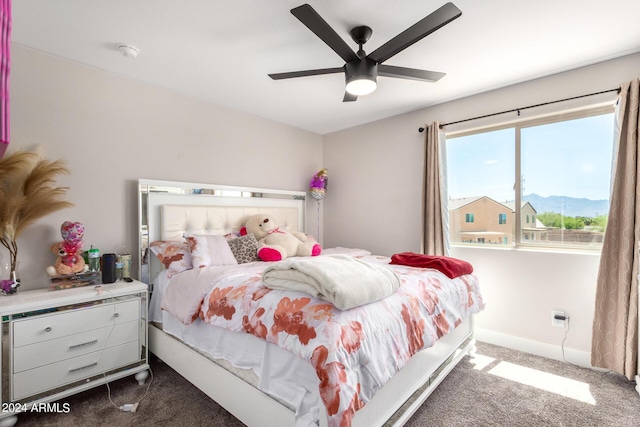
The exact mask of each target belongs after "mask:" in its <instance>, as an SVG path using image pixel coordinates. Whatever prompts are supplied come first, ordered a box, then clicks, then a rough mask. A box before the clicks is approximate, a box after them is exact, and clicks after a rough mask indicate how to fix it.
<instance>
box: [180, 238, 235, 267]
mask: <svg viewBox="0 0 640 427" xmlns="http://www.w3.org/2000/svg"><path fill="white" fill-rule="evenodd" d="M184 238H185V239H187V244H188V245H189V250H190V251H191V263H192V265H193V268H202V267H210V266H218V265H236V264H238V261H236V259H235V257H234V256H233V252H231V248H230V247H229V244H228V243H227V239H225V238H224V236H219V235H213V234H187V233H185V234H184Z"/></svg>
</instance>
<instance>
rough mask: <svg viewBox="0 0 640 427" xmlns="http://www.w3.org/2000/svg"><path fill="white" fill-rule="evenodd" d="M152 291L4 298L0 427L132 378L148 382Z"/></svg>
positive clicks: (112, 289) (115, 288) (89, 289)
mask: <svg viewBox="0 0 640 427" xmlns="http://www.w3.org/2000/svg"><path fill="white" fill-rule="evenodd" d="M147 289H148V288H147V285H146V284H144V283H141V282H137V281H134V282H131V283H126V282H117V283H112V284H109V285H102V286H101V287H100V289H97V288H96V286H92V285H89V286H85V287H81V288H75V289H66V290H59V291H50V290H48V289H39V290H33V291H25V292H18V293H17V294H15V295H6V296H0V315H1V316H2V328H1V329H0V333H1V342H2V351H1V352H0V366H1V371H2V383H1V385H0V396H1V398H2V402H1V405H2V407H1V408H0V409H1V411H0V425H11V424H12V423H14V422H15V421H16V418H15V414H16V412H21V411H25V410H30V408H31V407H32V405H34V404H38V405H39V404H41V403H43V402H53V401H56V400H60V399H62V398H64V397H66V396H69V395H71V394H74V393H78V392H80V391H83V390H87V389H89V388H91V387H95V386H98V385H101V384H104V383H105V382H108V381H113V380H115V379H118V378H122V377H124V376H127V375H133V374H137V375H136V379H138V380H139V382H140V383H143V382H144V380H145V379H146V375H147V373H148V372H147V370H148V368H149V365H148V349H147V307H148V304H147V300H148V290H147ZM7 417H11V418H7ZM3 418H5V419H4V420H2V419H3Z"/></svg>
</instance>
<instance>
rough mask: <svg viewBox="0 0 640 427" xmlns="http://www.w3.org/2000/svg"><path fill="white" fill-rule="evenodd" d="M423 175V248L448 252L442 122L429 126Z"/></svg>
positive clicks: (425, 250)
mask: <svg viewBox="0 0 640 427" xmlns="http://www.w3.org/2000/svg"><path fill="white" fill-rule="evenodd" d="M425 133H426V140H425V160H424V178H423V188H424V191H423V193H424V194H423V209H422V235H423V237H422V252H423V253H425V254H428V255H445V256H448V255H449V210H448V207H447V174H446V164H447V161H446V148H445V134H444V132H443V131H442V130H440V124H439V123H438V122H434V123H432V124H431V125H429V126H427V127H426V131H425Z"/></svg>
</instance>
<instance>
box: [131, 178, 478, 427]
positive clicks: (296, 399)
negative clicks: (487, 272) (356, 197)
mask: <svg viewBox="0 0 640 427" xmlns="http://www.w3.org/2000/svg"><path fill="white" fill-rule="evenodd" d="M138 186H139V212H140V214H139V225H140V260H141V262H140V265H139V271H140V278H141V280H143V281H145V282H147V283H150V284H152V296H151V303H150V310H149V316H150V319H149V320H150V330H149V349H150V351H151V352H152V353H153V354H155V355H156V356H158V357H159V358H160V359H162V360H163V361H164V362H165V363H167V364H168V365H169V366H171V367H172V368H173V369H175V370H176V371H177V372H179V373H180V374H181V375H182V376H184V377H185V378H186V379H188V380H189V381H190V382H192V383H193V384H194V385H195V386H196V387H198V388H200V389H201V390H202V391H203V392H204V393H206V394H207V395H208V396H210V397H211V398H212V399H213V400H215V401H216V402H217V403H219V404H220V405H221V406H222V407H224V408H225V409H226V410H227V411H229V412H230V413H232V414H233V415H234V416H235V417H236V418H238V419H239V420H240V421H242V422H243V423H244V424H246V425H248V426H264V425H273V426H296V427H306V426H314V425H320V426H334V425H342V426H350V425H351V426H367V427H369V426H382V425H398V426H399V425H403V424H404V423H405V422H406V421H407V420H408V419H409V418H410V417H411V415H412V414H413V413H414V412H415V411H416V410H417V408H419V407H420V405H421V404H422V403H423V402H424V400H426V398H427V397H428V396H429V394H431V392H432V391H433V390H434V389H435V387H437V385H438V384H439V383H440V382H441V381H442V380H443V379H444V378H445V377H446V375H447V374H448V373H449V372H450V371H451V369H453V367H455V365H456V364H457V363H458V362H459V361H460V360H461V359H462V358H463V357H464V356H465V355H466V354H469V353H470V352H472V351H473V349H474V339H473V313H475V312H477V311H479V310H480V309H482V307H483V303H482V298H481V295H480V292H479V289H478V287H477V278H476V277H475V276H474V275H473V274H466V275H462V276H460V277H456V278H454V279H448V278H447V277H446V276H445V275H443V274H442V273H441V272H438V271H435V270H428V271H429V273H428V274H429V275H430V277H427V276H424V277H423V276H421V275H420V276H418V274H423V273H422V272H417V270H418V269H415V268H413V267H408V266H390V265H389V259H388V258H386V257H380V256H375V255H371V254H370V253H368V252H367V251H366V250H362V249H346V248H329V249H325V250H324V251H323V254H322V255H320V257H325V258H324V260H327V261H328V260H329V259H331V258H336V260H337V259H338V258H348V259H349V262H355V261H356V260H357V262H359V263H366V264H367V265H368V266H374V265H375V267H376V268H380V269H385V270H387V269H389V270H393V274H394V275H395V276H396V277H398V278H399V279H401V282H402V283H403V285H402V286H401V287H400V290H398V291H395V292H394V293H393V294H392V295H390V296H389V297H387V298H384V299H380V300H378V301H376V302H374V303H371V304H365V305H359V306H357V307H354V308H353V309H349V310H344V311H343V310H337V309H336V308H335V307H334V306H332V305H331V304H329V303H328V302H327V301H325V300H321V299H317V298H313V297H310V296H307V295H306V294H303V293H299V292H292V291H288V290H276V289H271V290H270V289H267V288H265V287H264V286H263V285H264V284H263V283H262V282H261V279H262V273H263V272H264V270H265V268H267V267H268V264H273V263H263V262H260V261H257V262H253V261H251V262H246V263H243V264H239V265H237V266H233V265H225V266H211V267H205V268H200V269H186V267H184V266H183V268H185V270H184V271H180V272H176V271H171V272H170V271H169V270H170V269H167V268H166V265H163V263H161V262H159V258H161V257H157V256H155V255H154V254H153V253H163V252H162V250H159V249H158V245H168V246H172V243H171V242H175V245H177V246H179V245H180V244H182V242H183V241H184V240H183V235H184V233H190V234H191V235H195V236H205V235H208V236H216V237H217V236H225V235H226V236H227V238H228V237H229V236H231V235H233V234H234V233H236V232H237V231H238V229H239V228H240V227H241V226H242V225H243V223H244V221H245V220H246V218H247V217H248V216H250V215H253V214H257V213H266V214H268V215H271V216H272V217H274V218H275V219H276V221H277V222H278V224H280V225H281V226H284V227H286V228H287V229H289V230H296V231H304V228H305V223H306V218H305V211H306V204H307V203H308V201H307V200H306V197H305V193H304V192H295V191H279V190H265V189H255V188H239V187H228V186H216V185H208V184H198V183H178V182H169V181H155V180H140V181H139V183H138ZM311 203H315V202H313V201H311ZM159 242H162V243H161V244H160V243H159ZM150 246H151V247H152V248H153V247H155V249H154V250H153V253H152V251H150ZM320 257H318V258H320ZM165 264H166V263H165ZM187 264H188V263H187ZM269 268H270V267H269ZM423 270H424V269H423ZM170 276H171V277H170ZM409 276H416V277H415V278H410V277H409ZM203 280H204V281H203ZM410 280H413V281H416V282H421V283H422V284H421V285H420V286H419V289H422V291H420V292H424V289H427V288H426V287H425V285H424V284H425V283H430V284H433V286H432V285H429V286H428V289H429V292H431V291H433V292H436V291H437V292H440V288H444V290H443V291H442V292H444V293H449V294H451V295H453V296H454V297H455V296H456V295H458V297H459V298H460V300H461V301H463V302H464V304H463V303H459V304H458V303H451V304H453V306H448V307H447V309H446V310H443V309H439V310H440V312H441V314H442V313H443V312H448V313H450V314H449V315H450V318H449V319H448V320H447V319H440V320H443V322H444V325H443V324H442V323H441V322H440V321H434V322H433V325H434V327H433V328H432V329H433V330H432V331H431V332H427V331H426V329H429V328H430V326H429V327H427V328H423V329H421V328H422V327H423V326H424V321H422V323H420V322H421V321H420V319H419V318H416V317H414V316H413V314H407V313H406V312H404V311H403V310H405V309H406V307H405V306H402V309H401V308H400V307H401V306H400V305H398V306H394V305H393V304H395V303H396V302H397V301H396V302H394V301H395V299H397V298H400V294H402V293H403V292H409V291H408V289H412V288H411V287H410V286H408V285H407V281H410ZM449 283H451V288H448V286H449V285H448V284H449ZM234 286H235V287H234ZM189 287H192V289H194V290H195V291H196V292H195V294H193V293H187V292H186V289H188V288H189ZM238 289H242V292H241V291H239V290H238ZM247 289H249V291H248V290H247ZM405 289H407V291H405ZM416 289H418V288H416ZM221 292H222V293H224V294H221ZM416 292H417V291H416ZM186 295H189V297H188V298H187V297H185V298H186V299H187V304H186V305H182V306H177V305H176V304H172V302H173V301H175V300H178V299H181V298H183V297H184V296H186ZM191 295H197V296H196V297H195V298H194V297H192V296H191ZM232 295H235V296H236V297H234V298H235V299H234V298H232V297H231V296H232ZM255 295H259V296H260V297H259V298H256V297H255ZM265 295H266V296H265ZM439 295H440V294H439ZM443 295H444V294H442V295H440V296H439V298H440V299H442V300H444V296H443ZM269 298H272V299H271V300H270V301H268V300H269ZM229 301H234V303H231V302H229ZM256 301H260V303H262V302H264V303H265V306H264V307H258V306H254V305H253V304H254V303H256ZM283 301H285V302H286V303H287V304H290V305H294V306H295V304H299V303H300V301H303V302H304V304H302V305H300V306H296V307H294V308H293V309H291V310H289V314H292V313H293V314H292V315H291V316H289V317H288V319H289V320H288V322H289V323H287V325H284V326H283V325H282V323H279V324H276V323H277V322H274V321H273V319H279V317H278V315H279V314H277V313H276V312H277V310H278V307H279V306H281V305H282V304H281V303H282V302H283ZM221 302H223V304H221ZM234 304H235V305H234ZM419 305H422V303H420V304H419ZM426 305H429V304H428V303H427V304H426ZM457 305H460V307H461V308H460V310H461V311H460V312H456V308H455V307H454V306H456V307H457ZM249 306H251V307H252V311H248V312H246V313H242V310H243V309H245V308H247V307H249ZM383 306H385V307H386V308H385V309H384V310H383V311H386V312H389V311H393V312H397V313H402V314H401V316H400V317H403V316H404V320H401V321H399V323H400V325H401V327H405V328H406V330H407V331H408V330H410V329H411V328H415V327H416V325H422V326H421V327H420V328H418V329H420V334H414V336H413V337H412V336H411V335H410V334H406V335H407V337H406V338H402V339H399V338H398V339H396V338H394V340H396V341H397V342H392V343H391V344H390V345H385V347H381V348H379V349H375V348H373V350H372V349H371V348H368V349H367V351H368V353H364V350H361V349H360V348H359V347H360V346H361V341H360V338H362V335H363V334H370V335H374V334H375V332H374V331H375V330H376V328H377V327H378V326H379V325H378V324H377V323H376V322H378V321H379V319H382V318H383V317H384V314H383V311H378V312H373V313H375V314H374V315H372V314H371V313H370V312H365V311H364V310H365V309H366V310H368V309H369V307H378V310H381V308H380V307H383ZM181 307H182V308H181ZM270 309H272V310H275V311H274V312H270V311H268V310H270ZM412 309H413V310H416V311H419V310H422V308H420V307H413V308H412ZM430 310H431V311H433V310H434V309H433V308H431V309H430ZM235 312H237V313H238V315H234V313H235ZM294 312H295V313H294ZM273 313H276V314H273ZM309 313H314V315H310V314H309ZM318 313H321V315H320V314H318ZM280 314H282V313H280ZM260 316H264V317H263V318H262V319H258V317H260ZM296 316H297V317H296ZM300 316H302V318H303V319H304V321H303V322H299V320H300ZM349 316H355V317H349ZM358 316H360V317H358ZM363 316H364V317H363ZM451 316H453V317H451ZM396 317H397V316H396ZM316 318H317V319H316ZM327 318H330V319H331V320H332V321H333V323H327V324H330V325H331V327H329V326H326V327H325V326H322V325H324V323H323V324H320V323H317V324H314V323H311V322H312V321H316V320H318V321H323V322H324V321H325V320H326V319H327ZM292 319H293V320H292ZM338 319H341V320H338ZM370 319H376V320H375V321H374V320H371V321H370ZM269 320H271V322H269ZM293 321H295V322H297V323H296V325H294V326H295V328H293V329H292V327H291V324H292V323H291V322H293ZM380 321H381V320H380ZM427 323H428V322H427ZM335 325H340V328H342V329H340V328H338V329H339V330H340V331H342V332H341V334H342V336H343V338H342V339H340V340H336V339H334V338H327V336H330V333H329V332H326V331H328V330H331V329H335V328H336V326H335ZM345 325H357V327H355V326H354V327H353V328H351V326H349V328H350V329H349V328H347V327H346V326H345ZM428 325H430V324H429V323H428ZM324 328H326V329H324ZM367 328H368V329H367ZM384 328H387V326H384V327H383V329H384ZM389 328H391V329H389V330H391V331H393V329H392V327H391V326H389ZM311 330H313V331H312V334H311V335H310V332H309V331H311ZM423 330H425V331H424V332H423ZM316 331H317V334H316ZM243 332H244V333H243ZM339 333H340V332H339ZM378 335H379V336H380V340H382V339H383V338H384V339H388V337H400V336H401V335H402V334H399V333H398V334H396V333H395V332H391V333H380V334H378ZM418 335H419V337H418V338H417V339H416V336H418ZM344 336H346V337H347V338H346V339H345V338H344ZM368 336H369V335H368ZM354 337H357V338H358V339H354ZM321 338H322V339H328V340H329V341H328V342H330V343H333V342H335V341H340V343H341V344H340V345H339V346H338V347H336V348H329V350H330V351H329V352H328V353H327V352H326V351H325V350H326V349H327V347H330V346H329V344H327V342H322V343H321V342H320V341H319V340H320V339H321ZM405 341H406V342H405ZM363 342H365V344H366V345H365V344H363V345H362V347H368V346H370V345H371V344H369V343H368V342H366V341H363ZM423 347H425V348H424V349H423ZM320 348H322V350H323V351H324V352H319V351H318V349H320ZM402 348H405V349H407V348H410V351H409V352H407V351H402ZM379 353H380V354H386V359H384V357H383V359H382V361H380V360H377V359H375V357H374V355H375V354H379ZM394 356H395V357H394ZM390 359H394V360H390ZM395 359H397V360H395ZM385 360H386V362H385ZM391 365H393V366H391ZM345 378H346V380H345ZM339 386H341V387H339ZM361 386H362V388H360V387H361ZM265 420H268V422H265Z"/></svg>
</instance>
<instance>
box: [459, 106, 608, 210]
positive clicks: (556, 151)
mask: <svg viewBox="0 0 640 427" xmlns="http://www.w3.org/2000/svg"><path fill="white" fill-rule="evenodd" d="M514 140H515V130H514V129H513V128H510V129H503V130H498V131H493V132H487V133H482V134H476V135H469V136H464V137H460V138H450V139H448V140H447V164H448V166H447V167H448V171H447V172H448V175H449V195H450V197H454V198H457V197H472V196H484V195H486V196H489V197H491V198H493V199H495V200H498V201H501V202H504V201H507V200H513V199H514V198H515V196H514V192H513V185H514V182H515V179H514V176H515V172H514V171H515V143H514ZM612 144H613V114H606V115H601V116H594V117H587V118H582V119H576V120H571V121H565V122H559V123H551V124H547V125H542V126H537V127H530V128H523V129H522V175H523V178H524V181H523V187H524V194H531V193H536V194H539V195H541V196H569V197H578V198H587V199H592V200H599V199H608V198H609V191H610V188H609V186H610V177H611V157H612Z"/></svg>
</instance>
